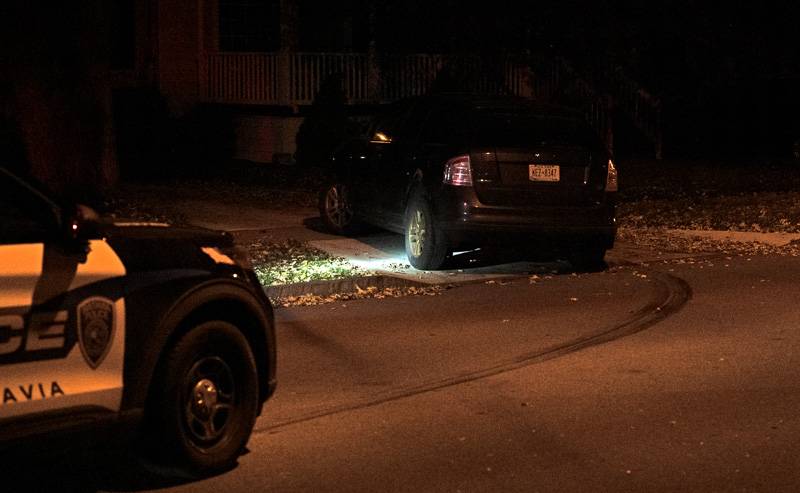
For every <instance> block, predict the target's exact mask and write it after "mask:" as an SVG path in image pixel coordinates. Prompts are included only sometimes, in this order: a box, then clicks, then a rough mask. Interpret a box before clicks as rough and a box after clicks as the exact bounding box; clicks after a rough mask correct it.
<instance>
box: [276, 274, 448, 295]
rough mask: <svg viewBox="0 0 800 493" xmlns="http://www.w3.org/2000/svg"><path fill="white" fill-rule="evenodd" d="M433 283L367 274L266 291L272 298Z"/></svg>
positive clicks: (282, 285) (421, 285) (284, 285)
mask: <svg viewBox="0 0 800 493" xmlns="http://www.w3.org/2000/svg"><path fill="white" fill-rule="evenodd" d="M431 286H433V284H430V283H424V282H419V281H412V280H410V279H404V278H400V277H392V276H365V277H350V278H347V279H334V280H332V281H312V282H298V283H294V284H281V285H276V286H267V287H265V288H264V293H266V295H267V296H268V297H270V298H286V297H289V296H304V295H309V294H312V295H317V296H328V295H331V294H338V293H354V292H356V291H358V290H359V289H366V288H369V287H375V288H378V289H385V288H423V287H431Z"/></svg>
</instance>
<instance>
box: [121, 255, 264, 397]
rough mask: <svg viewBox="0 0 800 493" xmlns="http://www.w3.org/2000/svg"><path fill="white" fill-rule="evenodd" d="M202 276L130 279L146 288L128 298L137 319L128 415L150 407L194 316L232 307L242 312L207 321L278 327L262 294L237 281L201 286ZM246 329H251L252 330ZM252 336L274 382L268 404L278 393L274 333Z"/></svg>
mask: <svg viewBox="0 0 800 493" xmlns="http://www.w3.org/2000/svg"><path fill="white" fill-rule="evenodd" d="M197 275H198V272H197V271H190V270H187V271H171V272H168V273H161V274H160V276H159V278H158V279H156V278H155V277H153V278H151V279H148V280H145V279H144V277H145V276H146V277H150V276H149V275H146V274H142V275H136V274H133V275H130V276H129V277H132V278H133V279H131V283H132V284H134V285H138V286H141V289H138V290H135V291H132V292H129V293H128V294H127V296H126V302H127V306H128V311H129V313H130V314H134V313H136V314H137V316H136V317H135V318H133V317H130V320H129V322H128V332H127V346H128V351H127V353H126V355H125V359H126V362H127V363H126V365H125V376H124V378H125V391H124V396H123V403H122V409H123V410H125V411H133V412H136V411H139V410H141V409H143V408H144V406H145V403H146V400H147V395H148V392H149V391H150V386H151V383H152V381H153V379H154V377H155V374H156V371H157V367H158V364H159V362H160V361H161V360H162V359H163V356H164V354H165V351H166V350H168V348H169V347H171V346H172V345H173V344H174V342H175V340H176V339H177V338H178V337H179V336H180V335H182V334H183V333H185V331H186V330H189V329H190V328H191V323H192V321H193V320H192V316H193V315H198V314H200V313H201V310H203V309H204V307H205V308H208V307H212V306H213V305H215V304H219V303H226V304H230V305H231V306H236V307H237V308H238V309H237V310H235V311H234V312H228V313H216V314H215V313H209V312H205V313H202V314H201V315H202V317H205V318H208V317H214V316H216V317H219V318H225V319H230V318H231V317H234V318H236V317H239V318H242V319H247V318H251V319H252V320H253V321H254V322H255V323H254V326H257V327H262V326H266V327H273V326H274V315H273V313H272V312H271V311H269V312H267V313H264V310H263V305H262V304H260V303H259V302H258V300H257V299H256V298H257V296H258V293H253V292H252V291H251V290H249V289H248V288H247V287H246V285H244V284H242V283H239V282H237V281H235V280H220V279H212V278H209V279H208V280H206V281H202V282H199V283H198V279H197ZM137 278H139V279H138V280H137ZM156 282H157V284H155V283H156ZM198 321H199V319H197V320H194V322H198ZM241 328H243V329H245V330H246V327H241ZM246 335H247V336H248V337H249V338H251V339H252V340H253V342H254V345H253V346H254V350H255V352H256V354H255V357H256V360H257V362H258V364H259V365H267V367H265V368H264V370H265V372H264V373H262V374H265V375H268V376H269V378H268V379H266V380H264V381H263V382H262V389H261V390H262V397H263V399H266V398H267V397H268V396H269V395H270V393H271V392H272V388H274V378H275V377H274V376H275V364H274V362H275V340H274V332H272V331H270V332H268V333H265V332H264V331H262V330H255V331H253V332H252V333H249V334H246ZM268 338H269V339H268ZM259 350H260V351H262V353H261V354H259Z"/></svg>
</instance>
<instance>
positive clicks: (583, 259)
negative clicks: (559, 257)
mask: <svg viewBox="0 0 800 493" xmlns="http://www.w3.org/2000/svg"><path fill="white" fill-rule="evenodd" d="M605 256H606V249H605V248H597V247H593V248H588V247H584V248H576V249H572V250H570V252H569V256H568V258H567V260H569V263H570V264H572V268H573V269H575V270H576V271H578V272H600V271H602V270H604V269H605V268H606V262H605Z"/></svg>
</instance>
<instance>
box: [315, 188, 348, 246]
mask: <svg viewBox="0 0 800 493" xmlns="http://www.w3.org/2000/svg"><path fill="white" fill-rule="evenodd" d="M319 209H320V217H321V218H322V221H323V222H324V223H325V226H327V227H328V229H330V230H332V231H334V232H336V233H338V234H343V233H346V232H348V231H349V229H350V227H351V226H352V223H353V208H352V205H351V204H350V200H349V197H348V190H347V187H346V186H345V185H343V184H341V183H334V184H331V185H329V186H327V187H325V189H324V190H323V191H322V195H321V197H320V207H319Z"/></svg>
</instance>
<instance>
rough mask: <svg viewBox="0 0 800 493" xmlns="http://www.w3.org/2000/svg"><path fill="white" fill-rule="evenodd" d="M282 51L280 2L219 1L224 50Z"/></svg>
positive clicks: (258, 0) (221, 42) (222, 48)
mask: <svg viewBox="0 0 800 493" xmlns="http://www.w3.org/2000/svg"><path fill="white" fill-rule="evenodd" d="M279 48H280V1H279V0H219V49H220V50H221V51H276V50H278V49H279Z"/></svg>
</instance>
